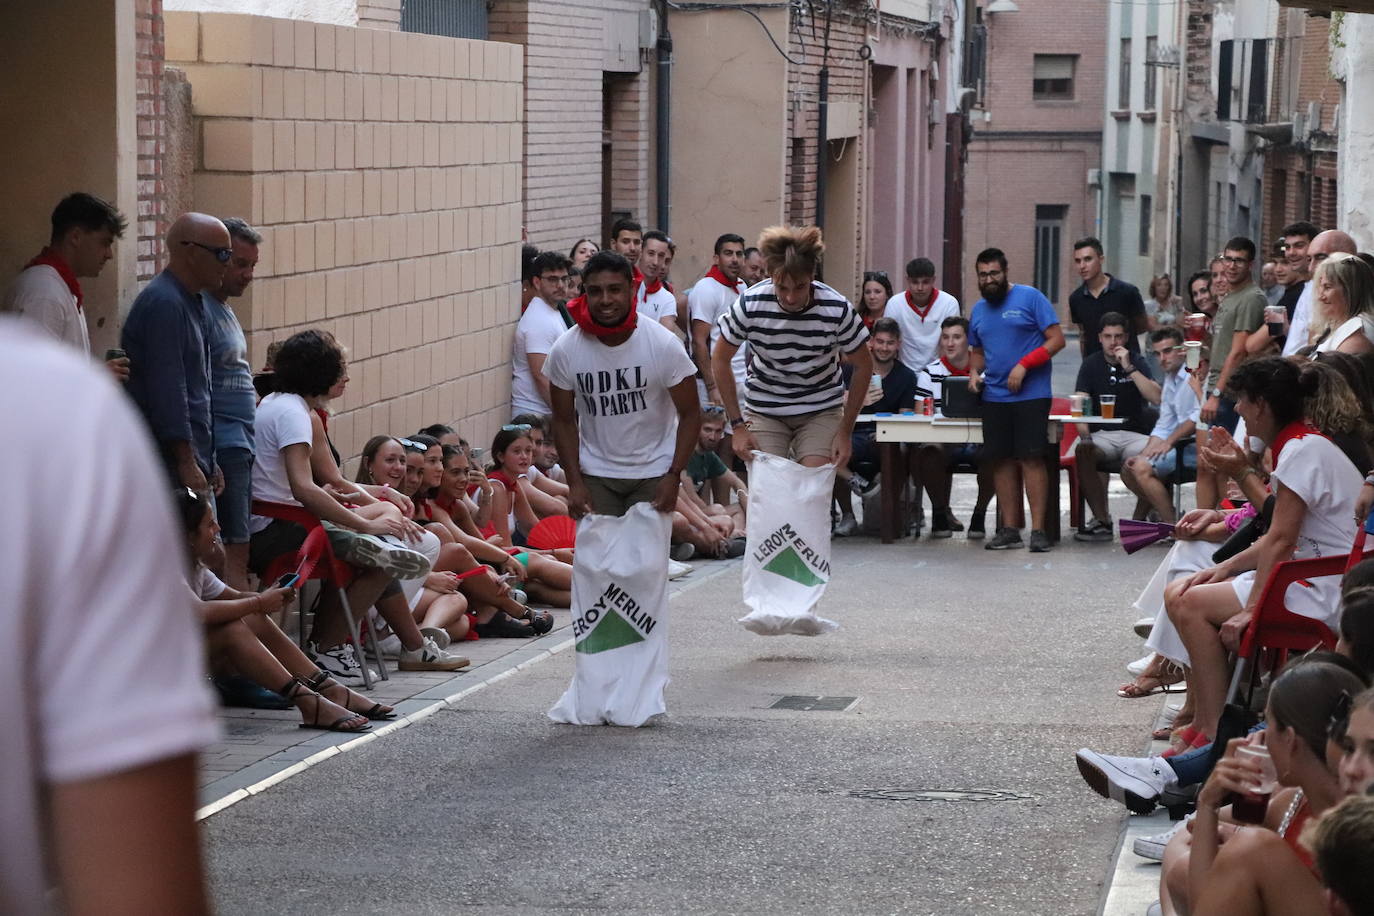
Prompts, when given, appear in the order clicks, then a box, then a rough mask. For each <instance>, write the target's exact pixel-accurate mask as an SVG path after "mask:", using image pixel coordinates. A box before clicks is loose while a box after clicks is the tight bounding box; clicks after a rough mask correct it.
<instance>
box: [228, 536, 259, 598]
mask: <svg viewBox="0 0 1374 916" xmlns="http://www.w3.org/2000/svg"><path fill="white" fill-rule="evenodd" d="M224 584H225V585H227V586H229V587H230V588H232V589H234V590H236V591H240V592H249V591H252V589H250V588H249V587H248V545H247V544H225V545H224Z"/></svg>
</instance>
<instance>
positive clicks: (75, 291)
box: [24, 248, 84, 311]
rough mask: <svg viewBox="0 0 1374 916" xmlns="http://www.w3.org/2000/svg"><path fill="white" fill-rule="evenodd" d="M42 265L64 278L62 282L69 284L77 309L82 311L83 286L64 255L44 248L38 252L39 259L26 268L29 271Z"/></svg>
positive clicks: (28, 264)
mask: <svg viewBox="0 0 1374 916" xmlns="http://www.w3.org/2000/svg"><path fill="white" fill-rule="evenodd" d="M40 265H42V266H46V267H51V268H52V269H53V270H55V271H57V275H58V276H59V277H61V278H62V282H63V283H66V284H67V289H69V290H71V293H72V295H73V296H75V297H76V308H77V311H80V310H81V302H82V299H83V298H84V297H83V296H82V295H81V284H80V283H79V282H78V281H77V279H76V274H75V273H73V272H72V268H71V265H70V264H68V263H67V262H66V260H65V259H64V258H63V257H62V255H60V254H58V253H57V252H56V251H53V250H52V249H51V248H44V249H43V250H42V251H40V252H38V257H36V258H34V259H33V260H32V261H30V262H29V263H27V264H25V265H24V267H25V269H28V268H30V267H38V266H40Z"/></svg>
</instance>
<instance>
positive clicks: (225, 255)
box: [181, 239, 234, 264]
mask: <svg viewBox="0 0 1374 916" xmlns="http://www.w3.org/2000/svg"><path fill="white" fill-rule="evenodd" d="M181 244H183V245H195V246H196V247H197V248H204V249H205V250H206V251H208V252H210V253H211V254H212V255H214V256H215V260H216V261H219V262H220V263H221V264H228V263H229V259H230V258H232V257H233V256H234V249H232V248H216V247H215V246H214V245H206V244H205V243H204V242H194V241H191V240H190V239H182V241H181Z"/></svg>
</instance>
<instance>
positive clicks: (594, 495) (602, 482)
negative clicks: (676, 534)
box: [582, 474, 663, 518]
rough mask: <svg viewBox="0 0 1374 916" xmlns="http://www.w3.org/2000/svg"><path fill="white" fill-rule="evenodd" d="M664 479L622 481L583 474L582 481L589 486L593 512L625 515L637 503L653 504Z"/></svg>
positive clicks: (650, 478)
mask: <svg viewBox="0 0 1374 916" xmlns="http://www.w3.org/2000/svg"><path fill="white" fill-rule="evenodd" d="M662 479H663V477H662V476H661V475H660V476H658V477H645V478H642V479H639V480H622V479H620V478H618V477H594V476H592V475H591V474H583V475H582V481H583V482H584V483H585V484H586V485H587V497H588V498H589V499H590V500H591V503H592V511H593V512H595V513H596V514H597V515H614V516H616V517H617V518H618V517H620V516H622V515H624V514H625V513H626V512H627V511H629V508H630V507H631V506H633V505H634V504H635V503H647V502H653V499H654V491H655V490H657V489H658V482H659V481H660V480H662Z"/></svg>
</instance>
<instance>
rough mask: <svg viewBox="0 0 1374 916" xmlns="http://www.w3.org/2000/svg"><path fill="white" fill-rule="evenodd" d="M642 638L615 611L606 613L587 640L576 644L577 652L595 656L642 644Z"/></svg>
mask: <svg viewBox="0 0 1374 916" xmlns="http://www.w3.org/2000/svg"><path fill="white" fill-rule="evenodd" d="M643 641H644V637H643V636H641V635H640V633H639V631H638V630H636V629H635V628H634V627H633V626H631V625H630V622H629V621H628V620H626V619H625V618H624V617H621V616H620V615H619V614H617V613H616V612H615V611H607V612H606V615H605V616H604V617H602V618H601V620H600V621H599V622H598V623H597V625H596V627H595V628H593V629H592V631H591V632H590V633H588V634H587V638H586V639H584V640H582V641H581V642H580V643H578V644H577V651H578V652H581V653H582V654H584V655H595V654H596V653H597V652H606V651H609V650H611V649H619V648H620V647H621V646H631V645H634V644H635V643H637V642H643Z"/></svg>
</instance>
